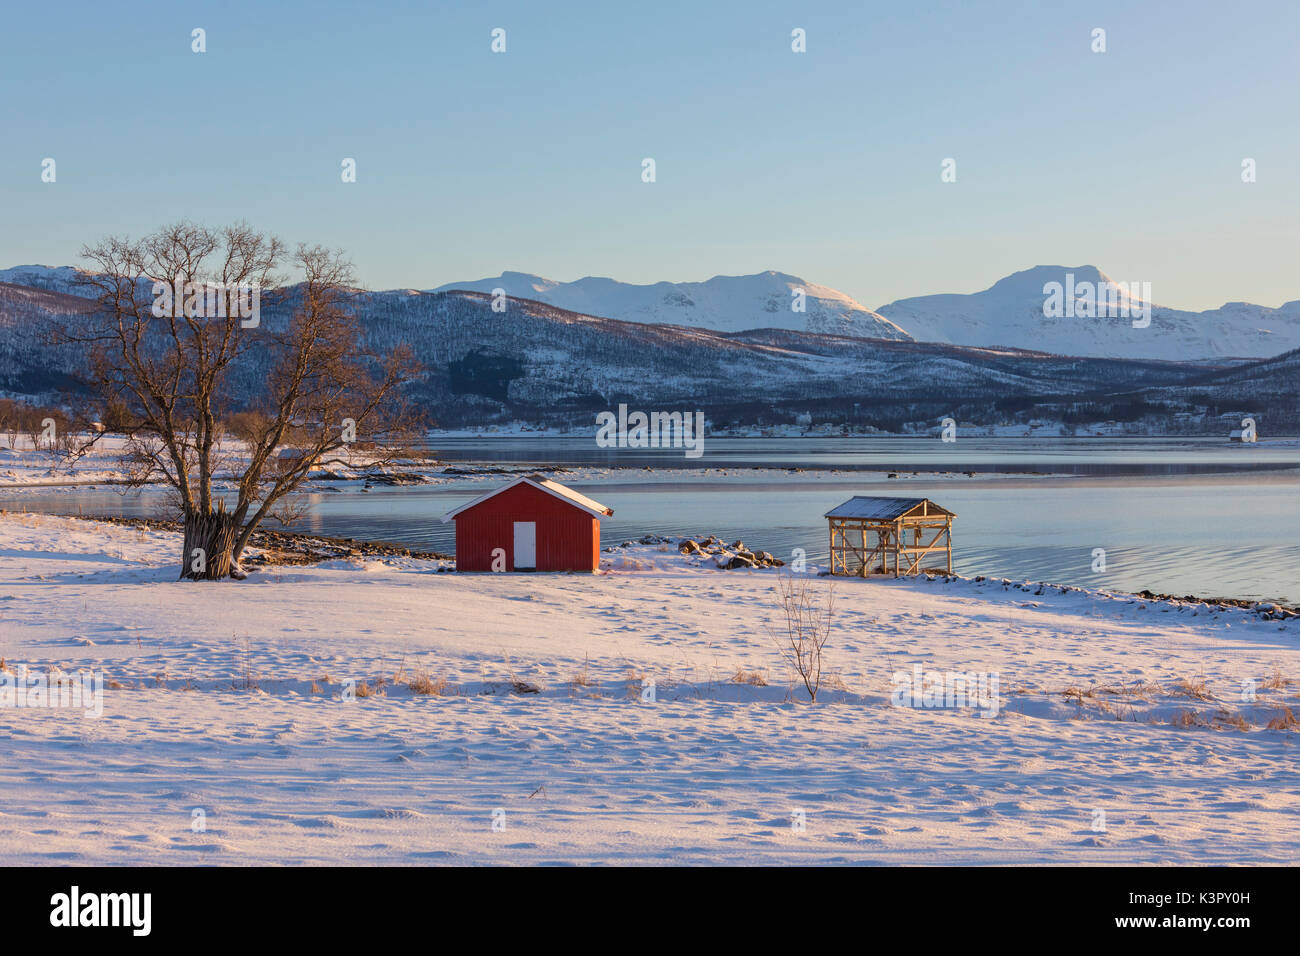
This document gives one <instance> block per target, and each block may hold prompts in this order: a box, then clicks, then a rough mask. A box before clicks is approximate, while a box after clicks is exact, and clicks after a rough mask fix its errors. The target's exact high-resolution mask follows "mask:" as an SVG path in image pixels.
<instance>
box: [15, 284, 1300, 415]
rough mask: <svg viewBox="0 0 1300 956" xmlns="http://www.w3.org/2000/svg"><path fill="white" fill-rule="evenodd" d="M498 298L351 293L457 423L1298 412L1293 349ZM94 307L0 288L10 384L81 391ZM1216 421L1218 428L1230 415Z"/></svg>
mask: <svg viewBox="0 0 1300 956" xmlns="http://www.w3.org/2000/svg"><path fill="white" fill-rule="evenodd" d="M296 295H297V290H296V289H295V288H293V287H291V288H288V289H283V290H279V291H277V292H274V293H267V294H265V295H264V296H263V304H262V325H261V327H260V328H259V329H256V330H248V331H247V332H246V333H243V334H248V335H266V334H273V333H275V332H277V331H280V330H282V329H283V328H284V327H285V324H286V322H287V319H288V316H289V314H290V310H291V308H292V306H293V302H294V300H295V297H296ZM491 305H492V297H491V295H489V294H486V293H477V292H431V293H422V292H409V291H408V292H379V293H360V294H359V296H358V298H357V301H356V306H357V309H358V312H359V315H360V317H361V319H362V322H361V329H362V333H363V335H364V336H365V338H366V340H367V342H368V344H369V345H370V346H371V347H373V348H375V349H376V350H378V351H380V352H385V351H388V350H390V349H392V348H393V347H395V346H397V345H399V344H406V345H409V346H411V348H412V349H413V350H414V352H415V354H416V357H417V359H418V360H419V361H420V362H421V363H423V365H424V366H425V373H424V375H423V376H421V377H419V378H418V379H416V380H414V381H412V382H411V383H410V385H409V387H408V392H409V397H410V398H411V399H412V400H413V401H415V402H417V403H419V404H421V405H422V406H424V407H425V408H427V409H428V410H429V412H430V414H431V416H432V417H433V418H434V419H435V420H436V421H437V422H439V423H440V424H442V425H445V426H454V427H460V426H477V425H482V424H485V423H489V422H509V421H513V420H522V421H529V422H535V423H545V424H554V425H565V424H581V423H586V422H590V421H591V420H592V419H593V416H594V413H595V412H597V411H600V410H604V409H607V408H612V407H615V406H616V405H618V404H619V403H621V402H626V403H628V404H629V405H631V406H633V407H637V408H642V409H645V410H673V409H681V410H688V409H689V410H697V409H698V410H702V411H704V412H705V413H706V414H707V415H708V417H709V418H710V419H711V420H712V421H713V422H714V423H715V426H721V425H726V424H731V423H736V424H777V423H786V422H793V421H794V420H795V417H796V416H798V415H799V414H800V413H807V414H808V415H810V416H812V418H813V420H815V421H817V422H820V423H827V422H829V423H842V424H845V425H850V426H863V425H871V426H873V427H876V428H882V429H886V430H889V431H899V430H902V429H903V428H904V426H905V425H908V423H912V424H913V425H915V423H933V422H936V421H937V420H938V419H940V418H942V417H945V416H952V417H954V418H957V419H958V420H960V421H969V422H976V423H996V422H1001V421H1008V420H1010V421H1017V420H1026V419H1029V418H1043V419H1055V420H1061V421H1087V420H1097V419H1101V420H1106V419H1115V420H1137V419H1141V418H1144V417H1147V416H1156V418H1155V419H1153V421H1163V420H1164V419H1161V418H1160V416H1165V417H1167V416H1169V415H1172V414H1174V413H1175V412H1185V411H1186V410H1187V409H1189V408H1192V407H1194V400H1195V401H1200V402H1201V404H1203V405H1207V407H1208V406H1209V405H1214V406H1215V408H1216V410H1218V406H1219V405H1220V404H1221V403H1228V405H1229V406H1230V407H1231V408H1233V409H1235V408H1236V407H1238V406H1239V405H1241V403H1242V401H1246V400H1252V401H1253V400H1254V398H1253V396H1256V395H1258V396H1259V397H1260V399H1261V400H1262V399H1263V398H1264V397H1268V400H1269V403H1270V405H1269V409H1270V414H1271V415H1272V421H1271V426H1272V427H1273V428H1274V431H1275V432H1276V428H1277V425H1278V423H1279V422H1280V421H1281V420H1282V418H1281V416H1282V414H1283V412H1284V410H1285V409H1287V408H1291V409H1292V411H1291V412H1288V413H1287V414H1293V415H1294V404H1295V400H1294V396H1295V395H1296V394H1297V393H1300V387H1298V386H1297V382H1296V378H1295V368H1296V365H1297V361H1296V359H1295V356H1294V355H1292V356H1291V357H1290V358H1288V357H1287V356H1282V357H1279V358H1278V359H1274V360H1268V361H1264V362H1252V363H1248V364H1239V363H1238V364H1236V365H1234V364H1233V363H1223V362H1219V363H1205V362H1202V363H1183V362H1166V361H1158V360H1148V359H1108V358H1080V357H1077V356H1062V355H1053V354H1049V353H1046V352H1034V351H1028V350H1021V349H1005V348H1004V349H989V348H972V347H967V346H956V345H945V344H936V343H921V342H912V341H900V340H897V339H869V338H859V337H856V336H846V335H827V334H818V333H812V332H806V331H796V330H789V329H754V330H747V331H743V332H731V333H727V332H717V331H713V330H707V329H698V328H685V327H681V326H671V325H655V324H648V323H640V322H625V321H620V320H616V319H609V318H602V317H598V316H591V315H584V314H581V313H577V312H570V311H568V310H565V309H560V308H557V307H555V306H551V305H547V304H546V303H542V302H536V301H530V300H525V299H511V300H510V301H509V303H508V305H507V309H506V311H505V312H494V311H493V310H492V307H491ZM90 308H92V304H91V303H90V302H89V301H87V300H85V299H81V298H77V297H75V296H69V295H64V294H61V293H56V292H49V291H45V290H38V289H30V288H24V287H18V286H12V285H0V356H3V357H4V359H5V362H4V365H3V370H2V374H0V389H4V390H9V391H15V392H24V393H29V394H34V393H44V394H45V395H46V396H47V397H48V396H49V394H50V393H52V392H57V391H59V390H62V389H66V388H68V387H70V386H71V385H72V383H73V382H74V380H75V373H76V372H77V371H78V369H79V368H80V367H81V366H82V365H84V361H83V360H82V358H81V357H80V356H79V355H77V354H76V353H74V352H72V351H70V350H68V349H66V348H59V349H56V348H53V347H51V346H50V345H48V344H47V342H46V340H45V339H44V336H43V330H44V328H45V327H46V326H47V325H48V324H49V323H50V322H51V321H55V320H58V321H73V322H75V321H77V317H78V316H79V315H81V314H84V313H85V312H86V311H87V310H88V309H90ZM262 362H263V359H262V358H261V355H260V353H258V352H256V351H254V352H252V353H250V354H249V355H248V357H247V361H246V362H245V363H244V364H243V365H241V366H240V367H238V368H236V369H234V370H233V372H232V376H233V378H232V384H233V386H234V387H235V389H236V390H237V392H238V393H240V394H244V395H249V396H252V395H254V394H256V393H257V390H258V389H259V388H260V387H261V383H262V382H263V381H264V379H265V374H266V369H265V367H264V366H263V364H262ZM1286 395H1290V396H1292V397H1291V398H1290V399H1289V402H1290V404H1289V405H1288V403H1287V402H1288V400H1287V399H1285V398H1284V397H1283V396H1286ZM1230 399H1231V401H1229V400H1230ZM1234 403H1235V404H1234ZM1298 424H1300V422H1298ZM909 427H911V426H909ZM1187 427H1192V426H1187ZM1207 428H1208V430H1209V431H1210V432H1211V433H1216V432H1217V431H1219V430H1221V429H1220V427H1219V424H1218V423H1211V425H1210V426H1207Z"/></svg>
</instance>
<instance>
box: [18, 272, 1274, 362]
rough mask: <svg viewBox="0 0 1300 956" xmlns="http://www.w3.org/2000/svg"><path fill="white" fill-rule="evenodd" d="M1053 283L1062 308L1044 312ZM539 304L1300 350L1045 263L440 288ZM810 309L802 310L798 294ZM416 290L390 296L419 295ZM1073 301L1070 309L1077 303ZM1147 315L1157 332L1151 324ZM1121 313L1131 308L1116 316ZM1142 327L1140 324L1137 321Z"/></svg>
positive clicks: (1122, 350) (706, 321)
mask: <svg viewBox="0 0 1300 956" xmlns="http://www.w3.org/2000/svg"><path fill="white" fill-rule="evenodd" d="M86 275H88V273H86V272H84V271H83V270H81V269H77V268H75V267H72V266H40V265H27V266H15V267H13V268H10V269H0V282H4V283H12V284H14V285H20V286H26V287H29V288H38V289H44V290H49V291H51V292H58V293H63V294H65V295H75V296H82V297H85V296H91V295H93V293H94V289H93V287H90V286H88V285H86V283H85V282H84V281H83V280H84V277H85V276H86ZM1052 283H1057V284H1059V286H1060V296H1059V299H1058V302H1059V304H1061V305H1062V306H1064V307H1065V308H1063V309H1061V310H1060V311H1058V312H1057V313H1056V314H1053V313H1052V310H1051V309H1048V308H1045V306H1046V305H1048V304H1049V300H1050V299H1051V297H1052V296H1051V293H1050V292H1049V291H1045V290H1049V289H1050V288H1051V286H1052ZM495 289H503V290H504V291H505V293H506V295H507V296H509V297H510V298H513V299H530V300H533V301H537V302H540V303H542V304H544V305H550V306H553V307H555V308H559V309H564V310H566V311H571V312H577V313H580V314H583V315H593V316H601V317H604V318H612V319H620V320H623V321H630V322H639V323H644V324H664V325H677V326H685V327H687V328H696V329H705V330H710V331H715V332H723V333H734V332H742V331H748V330H752V329H759V328H771V329H778V330H782V331H789V332H812V333H819V334H830V335H837V336H844V335H848V336H855V337H858V338H873V339H890V340H894V341H917V342H936V343H941V344H946V345H964V346H973V347H976V348H997V347H1011V348H1022V349H1032V350H1036V351H1042V352H1051V353H1053V354H1056V355H1077V356H1086V357H1090V358H1132V359H1169V360H1178V361H1196V360H1200V359H1213V360H1218V359H1224V358H1253V359H1259V358H1270V357H1272V356H1275V355H1280V354H1282V353H1283V352H1287V351H1290V350H1293V349H1296V348H1300V300H1298V301H1293V302H1287V303H1285V304H1284V305H1282V306H1280V307H1278V308H1269V307H1267V306H1262V305H1255V304H1252V303H1249V302H1229V303H1226V304H1225V305H1223V306H1220V307H1219V308H1217V309H1210V310H1207V311H1205V312H1187V311H1183V310H1180V309H1170V308H1166V307H1165V306H1161V305H1156V304H1153V303H1152V302H1151V301H1150V299H1151V297H1152V296H1151V292H1150V290H1149V288H1146V287H1143V286H1141V285H1140V284H1138V283H1129V282H1125V281H1122V280H1121V281H1116V280H1114V279H1112V278H1111V277H1110V276H1107V275H1106V274H1105V273H1103V272H1101V271H1100V270H1099V269H1097V268H1096V267H1095V266H1088V265H1084V266H1075V267H1068V266H1035V267H1034V268H1032V269H1026V270H1024V271H1023V272H1017V273H1014V274H1013V275H1010V276H1007V277H1006V278H1005V279H1001V280H999V281H998V282H996V283H994V284H993V285H992V286H990V287H989V288H988V289H985V290H984V291H983V292H975V293H972V294H969V295H965V294H943V295H926V296H919V297H916V298H909V299H900V300H898V301H897V302H891V303H889V304H888V305H884V306H881V307H880V309H879V310H877V311H874V312H873V311H872V310H870V309H868V308H866V307H865V306H863V305H861V304H860V303H858V302H857V301H855V300H854V299H852V298H851V297H849V296H847V295H845V294H844V293H842V292H838V291H836V290H835V289H831V288H828V287H826V286H820V285H816V284H815V283H810V282H805V281H804V280H803V279H801V278H799V277H798V276H793V275H789V274H786V273H781V272H762V273H759V274H757V275H751V276H715V277H713V278H712V279H709V280H708V281H706V282H680V283H673V282H657V283H654V284H653V285H633V284H630V283H626V282H618V281H616V280H614V279H604V278H594V277H588V278H585V279H578V280H576V281H574V282H557V281H555V280H552V279H545V278H543V277H541V276H537V275H531V274H528V273H523V272H504V273H502V274H501V275H499V276H497V277H495V278H487V279H477V280H474V281H469V282H449V283H447V284H445V285H443V286H439V287H438V288H437V289H434V290H430V291H432V292H440V291H451V290H465V291H472V292H480V293H486V294H489V295H490V294H491V293H492V292H493V290H495ZM797 289H802V290H803V291H804V293H805V299H804V304H805V311H804V312H796V311H794V310H793V308H792V303H793V302H794V301H795V297H794V295H793V294H792V293H793V292H794V291H795V290H797ZM1099 289H1100V290H1104V291H1106V292H1110V293H1113V295H1114V298H1115V300H1116V302H1117V304H1119V305H1121V306H1124V307H1125V308H1124V309H1123V310H1122V314H1105V313H1107V312H1109V311H1110V310H1106V309H1101V310H1099V311H1100V312H1101V313H1103V317H1095V316H1096V312H1094V311H1090V310H1088V309H1087V308H1085V305H1086V299H1085V296H1084V293H1085V291H1087V290H1090V291H1091V293H1092V294H1094V297H1096V295H1095V294H1096V293H1097V290H1099ZM409 292H410V290H403V291H401V292H394V293H391V294H397V295H404V294H409ZM1067 300H1072V301H1067ZM1148 308H1149V318H1150V324H1149V325H1146V324H1145V321H1146V317H1147V309H1148ZM1116 311H1121V310H1116ZM1135 320H1136V321H1137V322H1138V324H1139V326H1140V327H1136V328H1135V327H1134V321H1135Z"/></svg>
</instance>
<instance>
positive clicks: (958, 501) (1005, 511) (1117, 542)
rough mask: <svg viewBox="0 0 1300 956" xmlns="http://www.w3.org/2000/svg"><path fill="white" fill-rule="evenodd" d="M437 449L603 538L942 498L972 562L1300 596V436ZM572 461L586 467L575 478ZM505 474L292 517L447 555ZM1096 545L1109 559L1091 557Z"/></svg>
mask: <svg viewBox="0 0 1300 956" xmlns="http://www.w3.org/2000/svg"><path fill="white" fill-rule="evenodd" d="M431 447H432V448H433V449H434V450H435V451H437V452H438V455H439V457H440V459H441V460H442V462H443V463H444V464H443V465H440V466H439V468H441V467H444V466H445V465H446V464H449V463H462V462H476V463H491V462H496V463H503V464H509V465H511V466H513V467H519V466H532V467H536V469H537V470H539V471H550V472H552V473H553V474H554V475H555V477H556V478H557V479H558V480H560V481H562V482H564V483H566V484H569V485H571V486H572V487H574V488H575V489H577V490H578V491H581V492H583V493H584V494H587V495H589V496H591V497H594V498H596V499H597V500H599V501H600V502H602V503H603V504H606V505H608V506H610V507H611V508H613V509H614V516H613V517H612V518H610V519H609V520H607V521H606V522H604V524H603V526H602V542H603V544H605V545H607V546H608V545H611V544H618V543H621V542H622V541H624V540H627V539H630V538H634V537H637V536H640V535H642V534H645V533H647V532H656V533H663V534H705V533H716V534H719V535H720V536H722V537H723V538H725V539H726V540H727V541H728V542H731V541H734V540H736V539H738V538H739V539H743V540H744V541H745V543H746V544H747V545H749V546H750V547H754V548H761V549H764V550H767V551H770V552H772V553H773V554H775V555H777V556H778V557H781V558H783V559H785V560H789V559H790V558H791V556H792V554H793V553H794V551H795V549H796V548H798V549H803V551H804V552H806V555H807V558H808V560H809V562H815V563H822V562H824V561H825V560H826V551H827V532H826V522H825V520H824V519H823V518H822V515H823V513H824V512H826V511H827V510H829V509H830V508H832V507H834V506H835V505H836V504H838V503H840V502H841V501H843V500H844V499H846V498H848V497H850V496H851V495H854V494H868V495H901V496H908V497H928V498H930V499H931V500H933V501H935V502H937V503H939V504H941V505H943V506H944V507H946V508H948V509H949V510H951V511H954V512H956V513H957V520H956V523H955V525H954V530H953V545H954V569H955V570H956V571H958V572H959V573H962V574H967V575H976V574H984V575H989V576H995V577H1008V578H1012V579H1015V580H1032V581H1047V582H1054V583H1061V584H1075V585H1080V586H1084V587H1100V588H1112V589H1115V590H1122V591H1137V590H1141V589H1144V588H1149V589H1151V590H1153V591H1156V592H1160V593H1171V594H1177V595H1185V594H1193V595H1197V596H1201V597H1236V598H1255V599H1270V600H1283V601H1292V602H1294V601H1298V600H1300V580H1298V578H1300V441H1286V442H1277V443H1270V442H1264V443H1260V444H1257V445H1254V446H1242V445H1230V444H1228V443H1227V442H1226V441H1223V440H1219V439H1101V438H1091V439H1047V438H1042V439H1039V438H1033V439H1029V438H997V439H975V438H972V439H962V440H959V441H957V442H955V443H949V444H945V443H943V442H940V441H939V440H938V439H932V438H925V439H897V438H893V439H855V438H828V439H808V438H800V439H725V438H710V439H709V440H708V441H706V443H705V454H704V456H703V457H702V458H700V459H695V460H688V459H686V458H685V457H684V456H683V454H682V452H681V451H680V450H676V451H674V450H671V449H646V450H632V449H602V448H597V447H595V445H594V443H593V441H592V439H591V438H590V437H588V438H585V439H578V438H564V439H558V438H553V437H551V438H542V437H536V438H517V437H512V438H457V439H437V440H435V441H433V442H432V443H431ZM628 466H631V467H628ZM566 467H581V468H583V469H584V471H583V472H582V473H579V475H575V476H568V475H566V474H565V473H564V472H563V471H562V470H560V469H563V468H566ZM592 469H595V472H594V474H593V472H592ZM755 469H762V470H761V471H756V470H755ZM774 469H779V471H778V470H774ZM890 471H892V472H895V473H896V474H897V475H898V477H897V478H892V479H891V478H888V477H887V474H888V472H890ZM914 472H915V474H914ZM967 472H975V477H968V476H967V474H966V473H967ZM505 480H507V479H506V478H504V477H493V478H488V479H480V480H477V481H461V480H453V481H450V482H448V483H441V484H433V485H415V486H402V487H387V486H376V487H375V488H373V489H371V490H370V491H368V492H363V491H361V490H360V489H359V488H358V487H357V486H355V485H353V484H347V485H342V486H339V487H337V488H335V487H333V486H331V485H329V483H319V484H317V485H315V486H313V490H311V491H309V492H308V493H307V494H306V495H305V498H306V500H307V501H308V502H309V503H310V505H311V513H310V514H309V515H308V517H307V518H305V519H303V520H302V521H300V522H299V523H297V524H295V525H294V526H293V529H292V530H296V531H302V532H307V533H314V534H328V535H341V536H347V537H354V538H358V539H375V540H385V541H395V542H400V543H403V544H406V545H408V546H411V547H416V548H423V549H429V550H436V551H442V552H445V553H451V552H453V551H454V537H453V531H452V526H451V525H450V524H443V523H442V522H441V521H440V517H441V515H443V514H444V513H446V512H447V511H449V510H451V509H452V508H455V507H456V506H458V505H460V504H463V503H465V502H466V501H469V500H471V499H472V498H474V497H476V496H478V495H480V494H482V493H484V492H485V491H487V490H490V489H491V488H493V487H496V486H497V485H499V484H500V483H502V482H504V481H505ZM327 488H328V489H329V490H326V489H327ZM159 500H160V496H159V495H156V494H144V495H140V494H137V493H132V494H130V495H127V496H123V495H120V494H118V493H117V492H115V491H113V490H110V489H105V488H104V487H103V486H101V487H100V488H97V489H94V490H89V489H75V490H72V489H67V490H58V491H56V490H53V489H51V490H49V491H35V490H33V491H27V492H23V493H21V495H10V496H6V492H4V491H2V490H0V507H5V508H23V507H26V508H28V509H29V510H40V511H52V512H62V513H68V512H76V511H77V510H78V508H79V507H80V508H81V510H82V511H83V512H84V513H86V514H92V513H94V514H125V515H141V514H156V513H157V509H158V502H159ZM1098 548H1101V549H1104V551H1105V570H1104V571H1102V570H1094V566H1095V565H1097V564H1098V562H1097V560H1096V558H1095V555H1094V552H1095V550H1096V549H1098Z"/></svg>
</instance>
